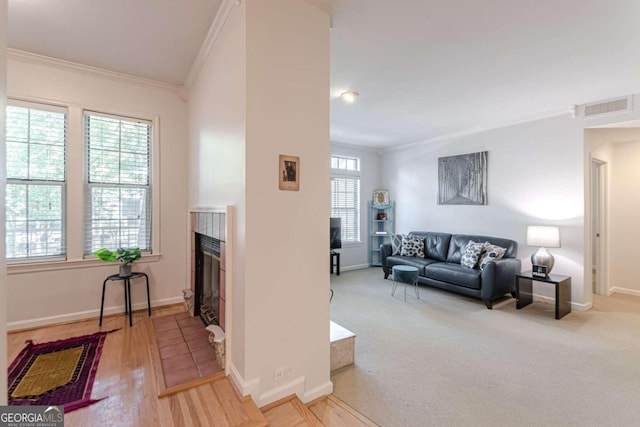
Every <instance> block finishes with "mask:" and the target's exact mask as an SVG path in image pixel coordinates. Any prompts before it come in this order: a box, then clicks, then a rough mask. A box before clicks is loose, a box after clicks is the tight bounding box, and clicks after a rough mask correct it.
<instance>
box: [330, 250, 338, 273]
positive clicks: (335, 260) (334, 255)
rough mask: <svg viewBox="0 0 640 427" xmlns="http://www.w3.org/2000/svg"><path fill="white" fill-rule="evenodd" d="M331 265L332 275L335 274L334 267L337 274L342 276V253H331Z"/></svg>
mask: <svg viewBox="0 0 640 427" xmlns="http://www.w3.org/2000/svg"><path fill="white" fill-rule="evenodd" d="M330 255H331V256H330V259H329V262H330V265H331V274H333V267H335V268H336V274H337V275H338V276H339V275H340V252H336V251H331V253H330Z"/></svg>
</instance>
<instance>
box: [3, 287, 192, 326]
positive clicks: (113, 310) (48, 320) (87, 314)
mask: <svg viewBox="0 0 640 427" xmlns="http://www.w3.org/2000/svg"><path fill="white" fill-rule="evenodd" d="M183 301H184V298H183V297H181V296H179V297H173V298H166V299H162V300H156V301H151V307H160V306H163V305H170V304H178V303H181V302H183ZM146 308H147V302H146V301H143V302H137V303H135V304H134V305H133V310H144V309H146ZM118 313H124V304H123V305H121V306H116V307H105V309H104V314H103V315H104V316H106V315H109V314H118ZM99 316H100V309H95V310H87V311H79V312H76V313H66V314H60V315H57V316H49V317H39V318H36V319H28V320H19V321H17V322H7V331H9V332H10V331H16V330H21V329H30V328H38V327H41V326H47V325H55V324H58V323H67V322H72V321H76V320H85V319H92V318H97V317H99Z"/></svg>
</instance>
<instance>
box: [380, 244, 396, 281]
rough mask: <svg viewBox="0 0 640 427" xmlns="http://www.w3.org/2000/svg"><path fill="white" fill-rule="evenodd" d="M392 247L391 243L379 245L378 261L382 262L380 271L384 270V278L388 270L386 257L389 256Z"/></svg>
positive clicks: (387, 275)
mask: <svg viewBox="0 0 640 427" xmlns="http://www.w3.org/2000/svg"><path fill="white" fill-rule="evenodd" d="M392 253H393V249H392V248H391V243H383V244H381V245H380V263H381V264H382V271H384V278H385V279H386V278H387V277H389V273H390V271H389V270H388V267H387V257H388V256H391V254H392Z"/></svg>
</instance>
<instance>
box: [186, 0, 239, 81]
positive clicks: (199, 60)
mask: <svg viewBox="0 0 640 427" xmlns="http://www.w3.org/2000/svg"><path fill="white" fill-rule="evenodd" d="M239 5H240V2H237V1H236V0H222V4H221V5H220V7H219V8H218V13H216V16H215V18H214V19H213V22H212V23H211V26H210V27H209V31H208V32H207V36H206V37H205V38H204V41H203V42H202V45H201V46H200V50H199V51H198V55H197V56H196V58H195V59H194V60H193V64H191V68H190V69H189V74H187V79H186V80H185V82H184V86H185V88H186V89H187V90H191V88H193V87H194V86H195V85H196V83H197V82H198V78H200V72H201V71H202V68H203V67H204V65H205V64H206V62H207V59H208V58H209V54H210V53H211V51H212V50H213V47H214V46H215V44H216V42H217V41H218V37H220V34H221V33H222V29H223V28H224V25H225V24H226V23H227V19H229V15H231V11H232V10H233V8H234V7H235V6H239Z"/></svg>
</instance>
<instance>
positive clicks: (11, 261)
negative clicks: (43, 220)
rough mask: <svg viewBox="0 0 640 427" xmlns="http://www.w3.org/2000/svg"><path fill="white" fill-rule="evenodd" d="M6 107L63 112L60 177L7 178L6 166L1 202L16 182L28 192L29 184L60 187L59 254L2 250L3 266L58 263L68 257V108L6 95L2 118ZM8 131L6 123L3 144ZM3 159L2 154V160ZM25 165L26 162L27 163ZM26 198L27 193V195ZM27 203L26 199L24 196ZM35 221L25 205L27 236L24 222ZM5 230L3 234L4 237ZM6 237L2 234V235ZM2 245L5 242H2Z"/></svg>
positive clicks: (7, 220)
mask: <svg viewBox="0 0 640 427" xmlns="http://www.w3.org/2000/svg"><path fill="white" fill-rule="evenodd" d="M9 107H17V108H27V109H30V110H37V111H48V112H53V113H59V114H64V137H63V145H62V148H63V179H62V180H53V179H31V178H11V177H9V176H8V168H7V176H6V181H5V193H4V194H5V204H6V197H7V193H8V192H7V190H8V187H9V186H10V185H18V186H24V187H25V188H27V190H26V191H28V187H29V186H32V185H33V186H53V187H59V188H60V211H61V212H60V253H59V254H55V255H34V256H29V254H28V252H27V255H26V256H24V257H18V258H9V257H8V253H7V252H5V260H6V263H7V267H11V266H14V265H21V264H31V263H46V262H60V261H65V260H66V259H67V257H68V241H67V240H68V239H67V236H68V227H67V212H68V209H67V207H68V200H67V186H68V179H69V176H68V157H69V108H68V107H67V106H64V105H60V104H58V103H51V102H43V101H30V100H23V99H19V98H13V97H8V98H7V102H6V105H5V117H6V118H8V114H7V111H6V109H8V108H9ZM7 132H8V126H6V127H5V136H4V137H5V143H6V142H7V139H6V133H7ZM27 144H29V145H31V144H32V141H31V139H30V138H29V140H28V141H27ZM6 161H7V158H6V156H5V162H6ZM28 165H29V163H28ZM27 197H28V196H27ZM26 203H27V205H28V199H27V202H26ZM33 221H36V220H30V219H29V213H28V208H27V217H26V219H25V222H26V223H27V226H26V227H27V228H26V233H27V239H28V234H29V231H28V230H29V228H28V224H29V223H30V222H33ZM8 224H9V219H8V218H7V217H6V216H5V221H4V227H5V230H7V227H8ZM8 234H9V233H8V232H7V234H6V235H7V236H8ZM5 238H6V237H5ZM4 243H5V245H6V241H5V242H4Z"/></svg>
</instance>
